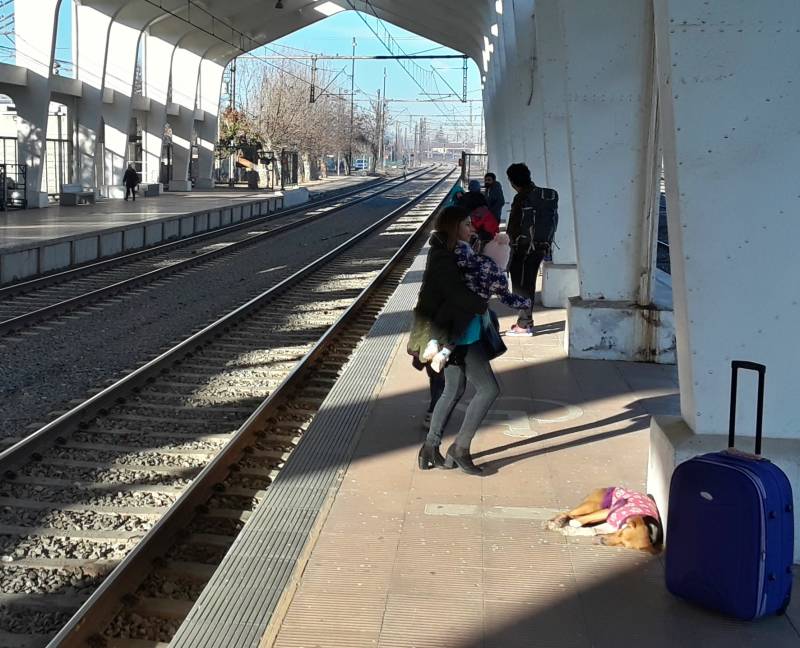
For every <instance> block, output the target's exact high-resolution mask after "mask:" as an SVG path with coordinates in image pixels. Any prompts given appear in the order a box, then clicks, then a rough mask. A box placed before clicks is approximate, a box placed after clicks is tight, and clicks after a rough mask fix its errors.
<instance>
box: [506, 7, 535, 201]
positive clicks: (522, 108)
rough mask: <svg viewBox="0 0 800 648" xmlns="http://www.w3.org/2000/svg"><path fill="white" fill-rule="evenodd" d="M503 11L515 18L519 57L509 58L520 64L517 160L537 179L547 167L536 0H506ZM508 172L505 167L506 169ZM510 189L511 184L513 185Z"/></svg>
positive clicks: (516, 74)
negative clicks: (519, 147)
mask: <svg viewBox="0 0 800 648" xmlns="http://www.w3.org/2000/svg"><path fill="white" fill-rule="evenodd" d="M504 4H505V6H504V9H503V12H504V14H505V13H508V15H509V16H510V17H513V22H514V34H515V38H514V40H515V43H516V45H515V48H514V49H515V52H516V56H514V58H513V59H512V58H511V53H509V60H513V61H514V62H515V63H516V68H513V67H512V68H510V69H509V71H510V72H511V75H512V77H513V78H514V79H516V83H515V86H514V87H515V94H516V97H515V99H514V105H515V106H516V107H517V111H518V112H517V114H518V115H519V122H516V123H517V124H518V125H519V128H518V135H520V137H518V138H517V139H518V141H519V143H520V145H521V148H522V150H521V151H520V152H519V154H516V150H515V156H514V158H515V159H514V160H512V161H513V162H525V164H527V165H528V167H529V168H530V169H531V173H532V175H533V178H534V180H535V179H537V178H541V177H542V170H543V169H544V135H543V131H542V129H543V119H542V113H543V110H544V104H543V93H542V92H541V91H540V87H539V83H538V80H537V79H538V61H537V60H536V24H535V15H534V1H533V0H515V1H514V2H513V3H512V2H506V3H504ZM503 171H504V172H505V169H504V170H503ZM509 189H510V187H509Z"/></svg>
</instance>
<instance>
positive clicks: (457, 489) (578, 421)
mask: <svg viewBox="0 0 800 648" xmlns="http://www.w3.org/2000/svg"><path fill="white" fill-rule="evenodd" d="M502 321H503V323H504V324H505V325H506V326H508V325H510V324H511V322H512V321H513V320H512V318H511V317H509V316H508V315H506V316H504V317H503V318H502ZM564 322H565V312H564V311H562V310H549V311H546V312H541V313H539V314H538V315H537V319H536V324H537V326H536V335H535V337H532V338H516V339H510V340H508V345H509V352H508V354H507V355H506V356H504V357H502V358H500V359H498V360H496V361H495V362H494V363H493V364H494V367H495V371H496V373H497V376H498V379H499V381H500V384H501V389H502V396H501V398H500V400H499V401H498V402H497V404H496V407H495V409H494V410H493V413H492V414H491V415H490V420H488V421H487V422H486V423H485V424H484V426H483V428H482V429H481V430H480V431H479V433H478V435H477V438H476V440H475V443H474V445H473V451H474V452H475V455H476V461H477V462H481V463H483V464H484V465H485V466H486V467H487V468H488V474H487V475H486V476H484V477H472V476H468V475H466V474H464V473H462V472H461V471H445V470H431V471H425V472H423V471H420V470H418V469H417V467H416V457H417V451H418V448H419V444H420V443H421V442H422V440H423V438H424V430H423V429H422V419H423V414H424V411H425V408H426V405H427V380H426V378H425V375H424V374H423V373H419V372H417V371H415V370H414V369H413V368H412V367H411V365H410V363H409V361H408V356H407V355H406V354H405V340H403V341H402V342H401V343H400V344H399V345H398V347H397V350H396V352H395V355H394V360H393V362H392V364H391V367H390V369H389V371H388V376H387V379H386V380H385V382H384V384H383V386H382V388H381V390H380V393H379V395H378V397H377V400H376V401H375V403H374V406H373V409H372V411H371V413H370V415H369V418H368V420H367V424H366V427H365V430H364V432H363V434H362V436H361V439H360V442H359V444H358V446H357V449H356V451H355V456H354V457H353V459H352V462H351V464H350V466H349V468H348V470H347V472H346V474H345V476H344V480H343V482H342V485H341V488H340V490H339V492H338V494H337V496H336V499H335V501H334V502H333V505H332V508H331V510H330V512H329V514H328V517H327V520H326V521H325V523H324V526H323V527H322V529H321V532H320V533H319V535H318V537H317V539H316V544H315V546H314V548H313V551H312V552H311V554H310V558H309V560H308V563H307V564H306V566H305V570H304V572H303V574H302V579H301V580H300V583H299V586H298V589H297V590H296V592H295V594H294V597H293V599H292V600H291V603H290V605H289V606H288V609H287V610H286V612H285V614H284V615H283V617H282V619H280V620H279V622H278V621H276V623H275V624H274V625H273V628H272V631H271V632H269V633H268V635H265V638H264V640H262V644H261V645H262V646H263V647H266V646H275V647H276V648H299V647H303V648H334V647H342V648H344V647H346V648H357V647H361V646H381V647H385V648H389V647H403V648H411V647H419V648H422V647H426V648H427V647H430V648H434V647H435V648H445V647H446V648H516V647H525V648H546V647H553V648H572V647H576V648H577V647H581V648H583V647H590V646H591V647H603V648H605V647H608V648H617V647H618V646H621V645H624V646H647V648H675V647H678V646H679V647H681V648H686V647H697V648H700V647H702V648H709V647H712V646H720V647H722V646H725V647H726V648H732V647H734V646H737V647H756V646H759V647H761V646H763V647H767V646H768V647H770V648H790V647H793V648H797V646H800V632H799V630H800V603H798V599H797V598H796V599H795V602H794V603H793V605H792V608H791V609H790V612H789V614H788V615H787V616H784V617H780V618H771V619H767V620H764V621H761V622H757V623H740V622H736V621H732V620H728V619H725V618H721V617H719V616H717V615H715V614H711V613H708V612H704V611H701V610H698V609H696V608H694V607H692V606H690V605H688V604H685V603H683V602H681V601H679V600H677V599H675V598H674V597H672V596H671V595H670V594H669V593H667V591H666V590H665V587H664V584H663V582H664V581H663V558H662V557H660V556H658V557H653V556H649V555H646V554H643V553H640V552H636V551H632V550H624V549H615V548H609V547H605V546H599V545H595V544H593V543H592V539H591V538H576V537H570V538H567V537H565V536H562V535H560V534H558V533H553V532H549V531H545V530H543V529H542V527H541V523H542V520H543V519H546V518H547V517H549V516H550V515H551V514H552V513H553V512H554V511H555V510H562V509H566V508H569V507H570V506H572V505H574V504H576V503H577V502H578V501H580V499H581V498H582V496H583V495H584V494H585V493H587V492H588V491H590V490H591V489H593V488H596V487H599V486H607V485H612V484H622V485H626V486H630V487H633V488H637V489H643V488H644V484H645V470H646V465H647V447H648V426H649V417H650V415H651V414H656V413H676V412H677V410H678V400H677V376H676V370H675V367H671V366H657V365H645V364H634V363H619V362H598V361H580V360H570V359H567V358H566V357H565V354H564V352H563V336H564ZM460 418H461V416H460V412H459V413H458V415H457V416H455V417H454V419H455V420H453V421H451V423H450V426H449V428H448V436H449V437H452V435H453V434H454V432H455V430H456V429H457V425H458V423H459V421H460ZM720 540H721V541H724V539H720Z"/></svg>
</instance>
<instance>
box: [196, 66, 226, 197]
mask: <svg viewBox="0 0 800 648" xmlns="http://www.w3.org/2000/svg"><path fill="white" fill-rule="evenodd" d="M224 70H225V66H224V65H222V64H221V63H217V62H216V61H213V60H211V59H208V58H206V59H203V61H202V63H201V64H200V91H199V92H200V110H202V111H203V121H199V122H197V123H196V128H197V135H198V137H199V139H200V151H199V164H198V173H197V185H196V186H197V188H198V189H213V188H214V179H213V177H212V173H213V171H214V147H215V146H216V145H217V140H218V137H219V114H218V113H219V96H220V89H221V87H222V74H223V72H224Z"/></svg>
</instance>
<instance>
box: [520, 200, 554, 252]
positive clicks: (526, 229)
mask: <svg viewBox="0 0 800 648" xmlns="http://www.w3.org/2000/svg"><path fill="white" fill-rule="evenodd" d="M557 228H558V192H557V191H556V190H555V189H548V188H547V187H534V188H533V190H532V191H530V192H529V193H527V194H526V195H525V199H524V201H523V204H522V220H521V221H520V237H519V238H520V239H522V238H523V237H524V238H525V239H527V243H528V244H529V245H530V249H531V251H532V250H542V251H544V252H545V254H546V255H548V256H549V254H550V253H551V248H552V245H553V239H554V238H555V236H556V229H557ZM519 243H523V241H518V245H519Z"/></svg>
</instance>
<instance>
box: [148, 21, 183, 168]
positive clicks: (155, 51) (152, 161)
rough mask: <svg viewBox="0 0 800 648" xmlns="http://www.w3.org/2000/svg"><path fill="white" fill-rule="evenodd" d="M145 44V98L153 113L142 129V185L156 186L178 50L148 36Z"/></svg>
mask: <svg viewBox="0 0 800 648" xmlns="http://www.w3.org/2000/svg"><path fill="white" fill-rule="evenodd" d="M142 43H143V44H144V52H143V67H144V94H145V96H146V97H147V98H148V99H149V100H150V110H149V111H148V113H147V119H146V120H145V124H144V126H143V128H142V155H143V157H144V170H143V173H142V176H143V178H142V180H143V182H147V183H157V182H158V177H159V172H160V170H161V143H162V141H163V137H164V126H165V125H166V123H167V89H168V88H169V76H170V68H171V66H170V65H169V61H171V60H172V53H173V51H174V50H175V46H174V45H173V44H171V43H169V42H168V41H166V40H164V39H162V38H159V37H158V36H153V35H151V34H149V33H147V32H145V34H144V37H143V39H142Z"/></svg>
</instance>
